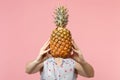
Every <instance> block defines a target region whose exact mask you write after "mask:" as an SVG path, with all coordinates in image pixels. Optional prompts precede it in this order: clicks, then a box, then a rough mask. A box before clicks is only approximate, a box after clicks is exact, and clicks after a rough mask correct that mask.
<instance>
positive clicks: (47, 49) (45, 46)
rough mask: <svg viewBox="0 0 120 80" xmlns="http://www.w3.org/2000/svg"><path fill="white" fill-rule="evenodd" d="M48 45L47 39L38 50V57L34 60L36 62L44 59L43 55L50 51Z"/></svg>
mask: <svg viewBox="0 0 120 80" xmlns="http://www.w3.org/2000/svg"><path fill="white" fill-rule="evenodd" d="M49 44H50V41H49V39H48V40H47V41H46V42H45V44H44V45H43V46H42V48H41V49H40V52H39V55H38V56H37V58H36V60H37V61H40V60H41V59H42V58H43V57H44V55H45V54H46V53H48V52H49V51H50V48H49ZM47 56H48V57H50V56H51V55H50V54H47ZM45 58H46V57H45Z"/></svg>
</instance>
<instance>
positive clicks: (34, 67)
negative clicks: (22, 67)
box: [26, 54, 51, 74]
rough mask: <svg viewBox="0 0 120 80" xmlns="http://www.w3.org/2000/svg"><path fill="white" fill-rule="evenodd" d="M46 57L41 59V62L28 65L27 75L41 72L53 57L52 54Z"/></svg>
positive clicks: (34, 61) (37, 61) (31, 62)
mask: <svg viewBox="0 0 120 80" xmlns="http://www.w3.org/2000/svg"><path fill="white" fill-rule="evenodd" d="M44 56H45V57H41V58H40V60H37V59H35V60H32V61H30V62H28V63H27V64H26V73H28V74H33V73H36V72H38V71H40V70H41V69H42V68H43V62H44V61H45V60H46V59H48V58H49V57H51V55H50V54H46V55H44Z"/></svg>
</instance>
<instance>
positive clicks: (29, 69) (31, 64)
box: [26, 59, 41, 74]
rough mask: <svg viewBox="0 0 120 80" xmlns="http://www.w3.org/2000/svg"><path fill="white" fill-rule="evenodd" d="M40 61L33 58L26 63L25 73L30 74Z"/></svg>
mask: <svg viewBox="0 0 120 80" xmlns="http://www.w3.org/2000/svg"><path fill="white" fill-rule="evenodd" d="M40 63H41V61H38V60H36V59H35V60H33V61H30V62H29V63H27V64H26V73H28V74H30V73H32V72H33V70H34V69H35V68H36V67H37V66H38V65H39V64H40Z"/></svg>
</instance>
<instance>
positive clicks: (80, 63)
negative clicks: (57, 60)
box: [72, 41, 94, 77]
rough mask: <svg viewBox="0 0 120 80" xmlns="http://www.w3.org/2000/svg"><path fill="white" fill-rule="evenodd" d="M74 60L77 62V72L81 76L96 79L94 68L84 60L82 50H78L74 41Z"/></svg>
mask: <svg viewBox="0 0 120 80" xmlns="http://www.w3.org/2000/svg"><path fill="white" fill-rule="evenodd" d="M72 58H73V59H74V60H75V61H76V62H75V69H76V70H77V72H78V74H79V75H81V76H84V77H94V69H93V67H92V66H91V65H90V64H89V63H87V62H86V61H85V60H84V58H83V55H82V53H81V51H80V49H78V47H77V45H76V44H75V42H74V41H73V57H72Z"/></svg>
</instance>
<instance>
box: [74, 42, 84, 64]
mask: <svg viewBox="0 0 120 80" xmlns="http://www.w3.org/2000/svg"><path fill="white" fill-rule="evenodd" d="M72 45H73V47H72V51H73V54H72V58H73V59H74V60H76V61H77V62H80V63H81V62H84V57H83V55H82V52H81V51H80V49H79V48H78V46H77V45H76V44H75V42H74V40H72Z"/></svg>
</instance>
